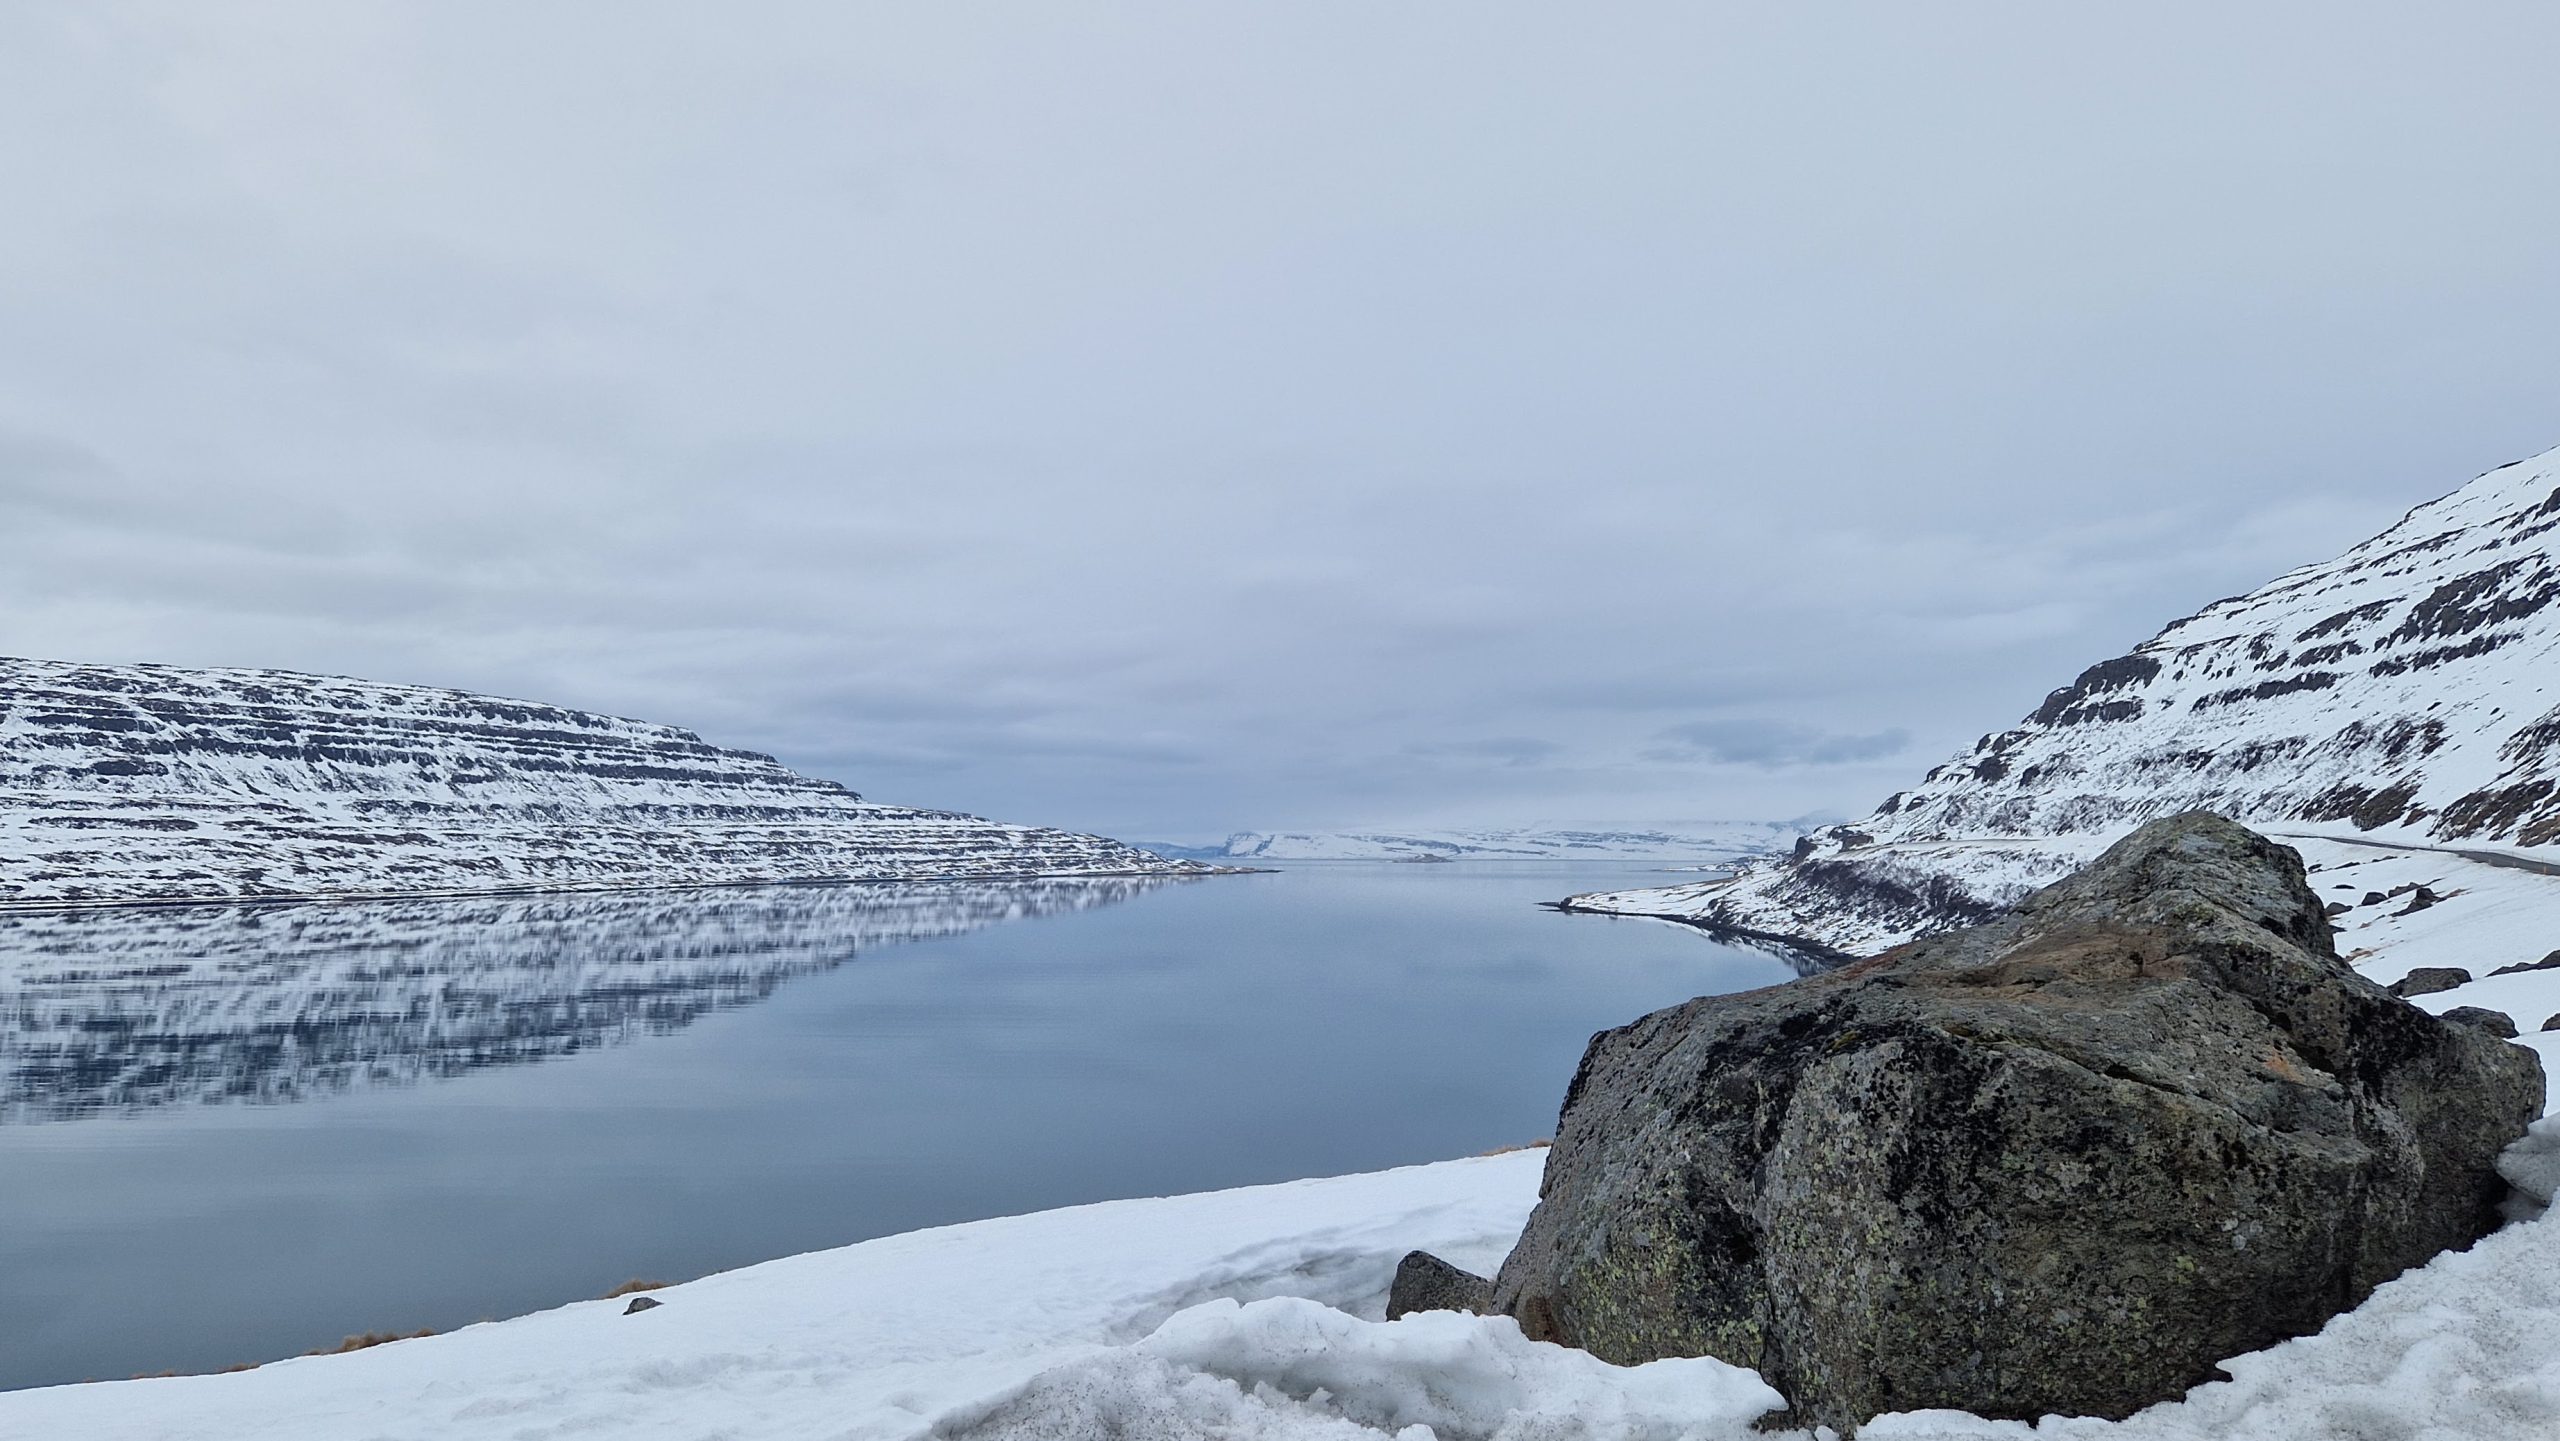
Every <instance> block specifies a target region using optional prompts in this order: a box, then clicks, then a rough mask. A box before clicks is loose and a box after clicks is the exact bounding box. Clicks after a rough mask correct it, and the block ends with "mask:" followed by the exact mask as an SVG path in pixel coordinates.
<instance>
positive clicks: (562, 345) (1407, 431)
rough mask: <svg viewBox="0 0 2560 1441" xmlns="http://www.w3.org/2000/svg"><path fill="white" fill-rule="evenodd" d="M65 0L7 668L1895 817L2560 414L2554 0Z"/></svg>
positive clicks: (5, 391)
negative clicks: (282, 675)
mask: <svg viewBox="0 0 2560 1441" xmlns="http://www.w3.org/2000/svg"><path fill="white" fill-rule="evenodd" d="M2093 8H2094V7H2087V6H2058V5H2053V4H2050V3H2035V4H2017V5H1977V4H1943V5H1908V4H1901V3H1894V4H1879V5H1873V6H1863V7H1859V6H1832V5H1827V6H1793V5H1784V6H1774V5H1757V4H1754V5H1747V6H1745V5H1732V6H1714V5H1701V4H1691V3H1683V4H1667V5H1660V6H1651V5H1602V6H1586V5H1573V6H1558V5H1545V4H1542V5H1489V4H1485V3H1481V0H1469V3H1463V4H1458V3H1452V4H1410V3H1406V4H1393V5H1379V4H1375V3H1371V0H1359V3H1343V4H1315V3H1304V0H1290V3H1287V4H1277V3H1275V4H1270V5H1224V4H1220V5H1202V4H1197V3H1187V0H1186V3H1178V4H1173V3H1169V4H1164V5H1131V4H1079V5H1059V4H1038V5H1032V4H1022V5H982V4H963V3H942V0H913V3H908V4H901V5H894V6H890V5H880V6H864V5H848V4H841V3H826V4H811V5H806V6H800V5H783V4H766V5H735V4H724V5H716V6H715V5H700V4H695V5H681V6H679V5H666V6H640V5H633V4H626V3H614V4H593V5H571V4H522V3H516V0H508V3H502V4H487V5H474V4H461V3H450V0H438V3H434V4H425V3H421V4H417V5H410V6H388V7H384V6H369V5H358V4H350V3H343V0H326V3H311V4H298V5H268V4H248V3H238V0H226V3H224V4H222V5H218V6H208V5H201V4H195V3H171V4H166V5H149V6H139V5H125V4H83V5H76V6H75V5H19V6H12V7H9V8H8V9H7V10H6V11H5V12H0V124H5V126H6V127H7V135H8V143H7V144H5V145H0V215H5V222H4V223H0V653H10V654H22V655H36V656H51V657H63V658H74V659H86V660H100V661H144V660H148V661H164V662H173V663H179V664H188V665H245V666H279V667H287V668H293V669H302V670H317V671H327V672H341V673H349V674H356V675H362V676H367V677H372V678H375V679H380V680H388V681H406V682H418V683H429V684H437V685H451V686H460V687H465V688H469V689H473V690H482V691H492V692H498V693H502V694H509V695H519V696H528V697H533V698H538V699H543V700H549V701H556V702H563V703H568V704H573V705H579V706H585V707H590V708H595V709H601V710H606V711H612V712H617V713H623V714H629V715H636V716H642V717H646V718H649V719H652V720H660V721H666V722H670V723H674V724H680V725H685V726H689V727H692V728H694V729H697V730H699V731H701V732H702V733H703V734H704V735H705V736H707V737H709V738H711V739H714V740H717V741H722V742H726V743H731V744H738V745H745V746H750V747H753V748H756V749H761V750H769V751H772V752H774V753H776V754H778V755H780V756H781V757H783V758H784V759H785V760H786V761H788V762H790V763H792V764H794V765H796V766H798V767H800V768H802V769H804V770H808V771H811V772H814V773H818V774H822V775H827V776H831V777H834V778H837V779H840V780H843V781H845V782H847V783H848V784H851V785H853V786H854V787H855V788H856V789H859V790H861V791H863V792H865V793H866V794H869V795H872V796H874V797H876V798H879V799H884V800H893V801H902V802H911V803H917V804H925V805H938V806H951V807H958V808H964V809H970V810H976V811H980V812H983V813H988V814H994V815H998V816H1002V817H1005V818H1009V819H1019V820H1033V821H1042V822H1049V823H1055V824H1061V825H1068V826H1073V827H1078V828H1091V829H1098V830H1104V831H1109V832H1113V833H1116V834H1121V835H1125V836H1136V837H1141V838H1162V839H1185V838H1191V837H1196V836H1203V835H1209V834H1223V833H1224V832H1225V831H1226V830H1228V829H1230V828H1236V827H1277V826H1318V827H1322V826H1348V825H1358V824H1389V823H1411V824H1430V823H1468V822H1515V821H1517V822H1535V821H1556V822H1564V821H1574V822H1612V821H1642V822H1661V821H1671V820H1679V819H1703V818H1713V817H1764V818H1779V817H1788V816H1794V815H1797V814H1800V813H1803V812H1807V811H1813V810H1831V811H1838V812H1863V811H1864V810H1865V809H1866V808H1867V807H1868V806H1869V805H1871V804H1872V803H1873V802H1875V801H1876V800H1878V799H1880V798H1881V797H1882V796H1883V795H1884V794H1885V793H1886V792H1888V791H1890V790H1892V789H1895V788H1896V787H1898V786H1900V785H1902V784H1904V783H1905V782H1907V781H1908V780H1909V779H1911V778H1912V777H1913V776H1915V775H1916V774H1917V772H1919V771H1920V770H1922V769H1925V768H1926V767H1927V766H1928V765H1930V764H1933V763H1935V762H1936V761H1937V760H1939V759H1941V758H1943V755H1944V753H1945V752H1947V751H1949V750H1950V749H1952V748H1953V747H1955V746H1957V745H1960V744H1963V743H1968V742H1970V740H1971V739H1972V738H1973V737H1974V736H1976V735H1978V734H1980V733H1981V732H1983V731H1986V730H1991V729H1996V728H1999V727H2001V726H2004V725H2006V724H2008V723H2010V722H2011V721H2013V720H2015V719H2016V718H2017V717H2018V716H2019V715H2020V714H2022V713H2023V712H2025V711H2026V710H2028V709H2030V708H2032V706H2033V705H2034V704H2035V702H2036V701H2037V700H2038V699H2039V698H2040V697H2041V696H2042V694H2043V693H2044V692H2045V691H2046V690H2048V689H2050V688H2051V687H2053V686H2055V685H2059V684H2061V683H2063V682H2064V681H2066V680H2068V679H2069V678H2070V676H2071V675H2072V674H2073V673H2074V672H2076V671H2077V670H2078V669H2079V668H2080V667H2081V666H2083V665H2085V664H2087V663H2089V662H2091V661H2094V660H2098V659H2102V658H2104V657H2106V656H2110V655H2114V654H2117V653H2120V652H2121V651H2122V650H2124V649H2125V648H2126V647H2127V646H2129V645H2132V644H2134V643H2136V642H2138V641H2140V640H2142V639H2143V638H2145V637H2146V636H2148V635H2149V634H2151V633H2152V632H2153V631H2154V630H2156V629H2157V628H2158V627H2159V626H2160V625H2161V624H2162V623H2164V622H2166V621H2168V620H2170V619H2172V618H2174V617H2176V616H2178V615H2181V614H2184V613H2186V612H2188V611H2191V610H2193V609H2195V608H2196V607H2197V606H2199V605H2200V604H2202V603H2204V602H2206V601H2210V600H2212V599H2214V598H2216V597H2218V596H2222V595H2226V594H2230V593H2233V592H2237V591H2242V590H2246V589H2249V588H2251V587H2253V586H2255V585H2257V584H2258V583H2260V582H2262V581H2264V580H2266V579H2268V578H2270V577H2271V576H2273V575H2275V574H2276V573H2278V572H2280V571H2283V570H2285V569H2288V568H2290V567H2292V566H2294V565H2297V564H2300V563H2303V562H2306V561H2310V560H2315V559H2319V558H2322V557H2324V556H2326V555H2329V554H2332V553H2334V552H2336V551H2338V550H2340V549H2342V548H2344V547H2345V546H2346V545H2348V544H2350V543H2352V542H2354V541H2355V540H2357V539H2360V538H2362V537H2363V536H2365V535H2367V534H2370V533H2371V532H2373V531H2375V530H2378V529H2380V528H2381V527H2382V526H2384V525H2386V524H2388V523H2389V522H2390V521H2392V520H2393V519H2395V518H2397V517H2398V515H2399V514H2400V513H2401V511H2403V510H2404V509H2406V508H2407V507H2408V506H2409V505H2411V504H2414V503H2416V502H2418V501H2421V500H2424V499H2426V498H2428V497H2430V496H2433V495H2435V494H2437V493H2440V492H2442V491H2445V490H2448V489H2451V488H2453V487H2454V486H2456V485H2458V484H2460V483H2461V482H2463V481H2464V480H2466V479H2468V478H2469V477H2470V476H2472V475H2473V474H2475V473H2477V472H2479V471H2481V470H2484V469H2487V468H2489V467H2491V466H2493V465H2496V464H2499V463H2502V462H2504V461H2508V460H2512V459H2515V458H2517V457H2519V456H2522V455H2525V454H2529V453H2532V452H2535V451H2539V450H2542V449H2545V448H2547V447H2549V446H2551V445H2553V444H2555V443H2560V344H2555V340H2560V88H2555V87H2554V86H2553V84H2552V83H2551V74H2550V71H2551V57H2552V56H2553V55H2555V54H2560V7H2552V6H2548V5H2542V4H2520V5H2513V6H2497V5H2468V6H2466V5H2443V6H2426V7H2410V6H2401V5H2380V4H2338V3H2324V4H2305V5H2298V6H2288V5H2275V4H2259V5H2249V6H2232V5H2228V4H2214V5H2199V6H2175V5H2162V4H2157V3H2154V4H2145V5H2139V6H2132V5H2128V6H2118V7H2111V8H2112V9H2113V12H2114V14H2113V17H2112V18H2100V17H2098V16H2096V15H2094V14H2093V13H2092V11H2093Z"/></svg>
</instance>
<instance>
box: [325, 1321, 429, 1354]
mask: <svg viewBox="0 0 2560 1441" xmlns="http://www.w3.org/2000/svg"><path fill="white" fill-rule="evenodd" d="M434 1334H435V1332H434V1331H433V1330H430V1329H426V1328H423V1327H422V1328H420V1329H418V1330H415V1331H409V1332H405V1333H404V1332H399V1331H367V1332H365V1333H364V1334H362V1335H360V1336H349V1337H348V1338H347V1339H345V1340H344V1341H341V1342H339V1343H338V1344H337V1345H335V1346H323V1347H321V1348H320V1349H319V1350H317V1351H305V1352H303V1353H302V1354H303V1355H305V1356H343V1355H345V1354H347V1353H348V1352H349V1351H367V1350H371V1349H372V1348H374V1347H376V1346H388V1345H390V1344H391V1343H392V1342H394V1341H417V1340H422V1339H424V1338H426V1337H428V1336H432V1335H434Z"/></svg>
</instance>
